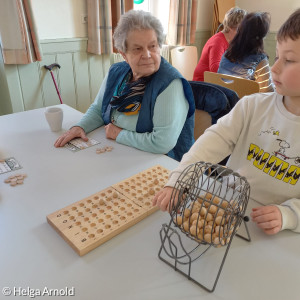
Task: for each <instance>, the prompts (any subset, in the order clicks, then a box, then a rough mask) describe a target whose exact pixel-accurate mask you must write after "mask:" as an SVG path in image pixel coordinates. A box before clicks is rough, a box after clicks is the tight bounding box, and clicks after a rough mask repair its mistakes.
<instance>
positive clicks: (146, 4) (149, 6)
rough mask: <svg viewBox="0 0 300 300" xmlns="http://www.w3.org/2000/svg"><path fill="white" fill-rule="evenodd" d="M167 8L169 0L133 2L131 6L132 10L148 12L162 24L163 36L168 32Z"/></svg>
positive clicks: (138, 0) (136, 0) (137, 0)
mask: <svg viewBox="0 0 300 300" xmlns="http://www.w3.org/2000/svg"><path fill="white" fill-rule="evenodd" d="M169 7H170V0H163V1H157V0H134V5H133V9H135V10H145V11H149V12H150V13H152V14H153V15H154V16H155V17H157V18H158V19H159V20H160V21H161V23H162V26H163V28H164V34H167V32H168V23H169Z"/></svg>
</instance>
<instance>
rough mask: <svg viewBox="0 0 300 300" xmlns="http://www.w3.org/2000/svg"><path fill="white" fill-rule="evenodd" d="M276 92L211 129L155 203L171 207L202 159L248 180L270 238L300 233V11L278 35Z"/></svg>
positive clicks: (255, 214)
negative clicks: (188, 171)
mask: <svg viewBox="0 0 300 300" xmlns="http://www.w3.org/2000/svg"><path fill="white" fill-rule="evenodd" d="M271 71H272V77H273V82H274V84H275V86H276V92H273V93H261V94H254V95H250V96H246V97H244V98H243V99H241V100H240V101H239V102H238V103H237V104H236V106H235V107H234V108H233V109H232V111H231V112H230V113H229V114H227V115H226V116H224V117H223V118H221V119H219V120H218V123H217V124H215V125H213V126H211V127H210V128H208V129H207V130H206V131H205V133H204V134H203V135H202V136H200V137H199V139H198V140H197V141H196V142H195V144H194V145H193V146H192V148H191V149H190V151H189V152H188V153H186V154H185V155H184V156H183V158H182V160H181V162H180V164H179V166H178V167H177V168H176V169H175V170H173V171H172V172H171V174H170V177H169V181H168V182H167V184H166V186H165V188H164V189H163V190H161V191H160V192H158V193H157V194H156V195H155V197H154V198H153V205H157V206H159V207H160V209H161V210H163V211H165V210H168V209H169V203H170V200H171V193H172V190H173V186H174V185H175V183H176V180H177V178H178V177H179V175H180V174H181V172H182V171H183V170H184V169H185V168H186V167H187V166H188V165H190V164H193V163H195V162H198V161H206V162H211V163H217V162H220V161H221V160H222V159H224V158H225V157H226V156H228V155H231V156H230V158H229V160H228V163H227V166H228V167H229V168H231V169H233V170H234V171H236V172H238V173H239V174H240V175H243V176H245V177H246V178H247V180H248V182H249V184H250V187H251V194H250V197H251V198H252V199H253V200H255V201H257V202H259V203H261V204H262V205H263V206H259V207H256V208H254V209H253V211H252V213H251V218H252V221H253V222H255V223H256V224H257V226H258V227H260V228H261V229H262V230H263V231H264V232H265V233H266V234H276V233H278V232H279V231H281V230H284V229H290V230H293V231H295V232H299V233H300V181H299V177H300V140H299V132H300V9H298V10H296V11H295V12H294V13H293V14H292V15H291V16H290V17H289V18H288V20H287V21H286V22H285V23H284V24H283V25H282V26H281V28H280V29H279V31H278V34H277V47H276V62H275V63H274V65H273V67H272V69H271Z"/></svg>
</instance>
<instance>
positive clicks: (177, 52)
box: [171, 46, 198, 80]
mask: <svg viewBox="0 0 300 300" xmlns="http://www.w3.org/2000/svg"><path fill="white" fill-rule="evenodd" d="M171 61H172V66H173V67H174V68H176V69H177V70H178V71H179V72H180V73H181V75H182V76H183V77H184V78H185V79H186V80H193V75H194V70H195V68H196V66H197V63H198V52H197V47H196V46H183V47H176V48H174V49H172V50H171Z"/></svg>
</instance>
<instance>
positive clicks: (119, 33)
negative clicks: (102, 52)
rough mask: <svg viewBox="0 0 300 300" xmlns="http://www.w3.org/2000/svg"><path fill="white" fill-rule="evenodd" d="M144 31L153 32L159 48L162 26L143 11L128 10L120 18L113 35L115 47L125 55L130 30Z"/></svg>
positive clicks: (162, 34) (161, 41) (162, 35)
mask: <svg viewBox="0 0 300 300" xmlns="http://www.w3.org/2000/svg"><path fill="white" fill-rule="evenodd" d="M145 29H152V30H154V31H155V33H156V36H157V42H158V45H159V47H160V48H161V47H162V44H163V42H164V33H163V32H164V31H163V26H162V24H161V22H160V21H159V20H158V19H157V18H156V17H154V16H152V15H151V14H150V13H149V12H146V11H143V10H130V11H128V12H127V13H125V14H124V15H122V16H121V18H120V20H119V22H118V25H117V27H116V28H115V32H114V35H113V38H114V42H115V43H114V45H115V47H116V48H117V49H118V50H119V51H122V52H124V53H125V52H126V50H127V44H126V40H127V36H128V33H129V32H130V31H132V30H145Z"/></svg>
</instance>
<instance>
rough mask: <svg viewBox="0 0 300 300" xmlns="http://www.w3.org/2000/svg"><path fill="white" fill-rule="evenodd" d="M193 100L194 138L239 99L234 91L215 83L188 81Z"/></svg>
mask: <svg viewBox="0 0 300 300" xmlns="http://www.w3.org/2000/svg"><path fill="white" fill-rule="evenodd" d="M189 84H190V86H191V88H192V90H193V95H194V100H195V107H196V111H195V127H194V138H195V140H196V139H198V137H199V136H200V135H202V134H203V132H204V131H205V129H206V128H208V127H210V126H211V125H212V124H215V123H216V122H217V120H218V119H219V118H220V117H222V116H224V115H225V114H227V113H228V112H229V111H230V110H231V109H232V108H233V107H234V105H235V104H236V103H237V101H238V100H239V98H238V96H237V95H236V93H235V92H233V91H231V90H228V89H226V88H224V87H219V86H217V85H215V84H211V83H206V82H201V81H189Z"/></svg>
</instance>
